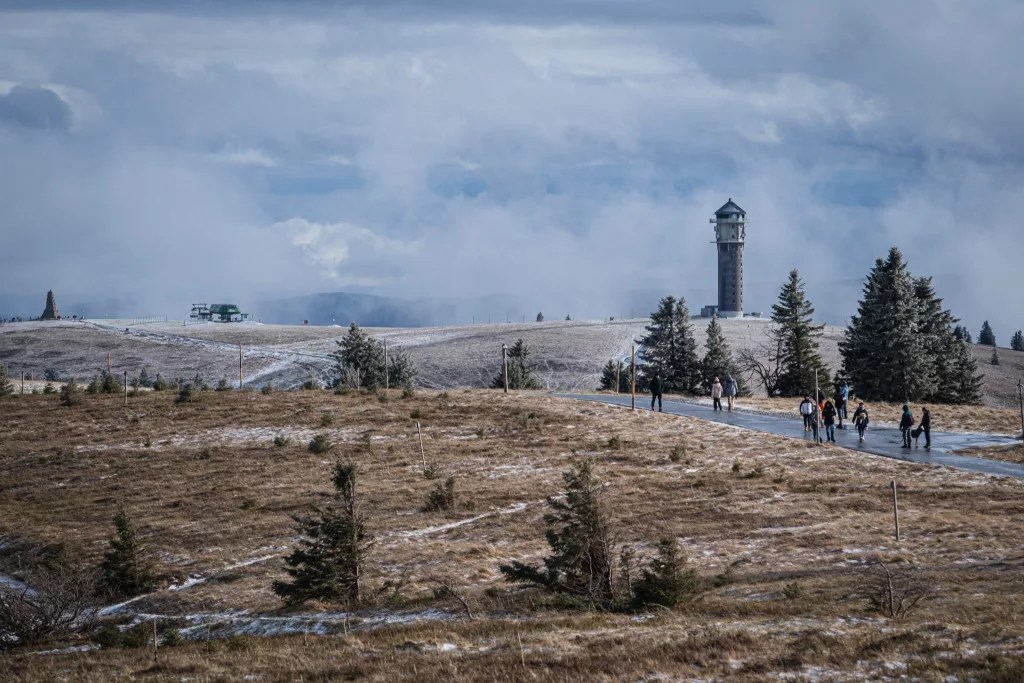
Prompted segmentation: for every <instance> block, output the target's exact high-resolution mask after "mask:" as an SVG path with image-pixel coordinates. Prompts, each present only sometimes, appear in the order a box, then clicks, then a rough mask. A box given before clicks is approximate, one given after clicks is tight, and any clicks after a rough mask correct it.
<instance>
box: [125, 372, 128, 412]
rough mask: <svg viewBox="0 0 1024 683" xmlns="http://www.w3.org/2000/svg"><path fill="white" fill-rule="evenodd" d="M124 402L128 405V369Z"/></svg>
mask: <svg viewBox="0 0 1024 683" xmlns="http://www.w3.org/2000/svg"><path fill="white" fill-rule="evenodd" d="M124 404H125V405H128V371H127V370H125V371H124Z"/></svg>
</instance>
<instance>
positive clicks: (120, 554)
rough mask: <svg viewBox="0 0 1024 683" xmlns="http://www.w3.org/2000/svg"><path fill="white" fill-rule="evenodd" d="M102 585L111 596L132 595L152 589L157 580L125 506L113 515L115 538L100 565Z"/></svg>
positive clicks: (111, 540)
mask: <svg viewBox="0 0 1024 683" xmlns="http://www.w3.org/2000/svg"><path fill="white" fill-rule="evenodd" d="M100 572H101V575H102V579H101V580H102V583H103V586H104V587H105V588H106V589H107V591H109V592H110V594H111V595H115V596H119V597H126V598H127V597H132V596H133V595H141V594H142V593H146V592H149V591H151V590H153V587H154V586H155V585H156V580H155V579H154V577H153V571H152V565H151V563H150V560H149V554H148V553H147V552H146V548H145V546H143V545H142V542H141V541H140V540H139V535H138V531H137V530H136V529H135V525H134V524H132V521H131V520H130V519H129V518H128V513H127V512H126V511H125V510H124V508H118V510H117V514H116V515H115V516H114V537H113V538H112V539H110V548H109V549H108V550H107V553H106V555H104V556H103V563H102V564H101V565H100Z"/></svg>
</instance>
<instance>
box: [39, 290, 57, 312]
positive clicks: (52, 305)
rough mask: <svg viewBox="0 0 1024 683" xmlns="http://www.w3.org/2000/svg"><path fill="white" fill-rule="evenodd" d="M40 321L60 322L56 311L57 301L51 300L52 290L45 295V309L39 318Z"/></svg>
mask: <svg viewBox="0 0 1024 683" xmlns="http://www.w3.org/2000/svg"><path fill="white" fill-rule="evenodd" d="M39 319H40V320H60V312H59V311H58V310H57V301H56V299H54V298H53V290H52V289H51V290H50V291H48V292H47V293H46V308H44V309H43V314H42V315H41V316H39Z"/></svg>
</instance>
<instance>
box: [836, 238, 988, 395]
mask: <svg viewBox="0 0 1024 683" xmlns="http://www.w3.org/2000/svg"><path fill="white" fill-rule="evenodd" d="M955 322H956V319H955V318H953V316H952V314H951V313H950V312H949V311H948V310H945V309H943V307H942V300H941V299H939V298H938V297H937V296H936V295H935V292H934V290H933V288H932V284H931V278H917V279H915V278H914V277H913V276H912V275H911V274H910V272H909V269H908V268H907V264H906V262H905V261H904V260H903V255H902V254H901V253H900V251H899V250H898V249H897V248H895V247H893V248H892V249H890V250H889V254H888V256H887V257H886V259H884V260H883V259H878V260H876V261H875V267H874V268H873V269H872V271H871V272H870V273H869V274H868V278H867V281H866V282H865V285H864V296H863V298H862V299H861V301H860V303H859V305H858V309H857V315H855V316H853V318H852V320H851V323H850V326H849V327H848V328H847V330H846V334H845V337H844V339H843V340H842V341H841V342H840V344H839V350H840V352H841V353H842V356H843V369H844V371H845V373H846V374H847V375H848V376H849V377H850V379H851V381H852V383H853V386H854V389H855V390H856V392H857V395H858V396H863V397H865V398H870V399H874V400H884V401H895V402H901V401H917V400H930V401H938V402H945V403H974V402H977V401H978V399H979V394H980V387H981V377H980V376H979V375H978V373H977V364H976V362H975V361H974V359H973V357H972V355H971V352H970V349H969V348H968V346H967V343H966V342H965V341H961V339H964V338H965V336H966V335H965V334H964V332H963V331H961V333H960V334H959V335H957V334H956V331H955V327H954V324H955ZM958 337H959V338H958Z"/></svg>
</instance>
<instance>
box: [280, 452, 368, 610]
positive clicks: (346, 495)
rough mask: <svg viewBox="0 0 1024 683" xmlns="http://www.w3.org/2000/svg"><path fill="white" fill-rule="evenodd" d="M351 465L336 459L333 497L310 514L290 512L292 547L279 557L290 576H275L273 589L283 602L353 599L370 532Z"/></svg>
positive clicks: (352, 604)
mask: <svg viewBox="0 0 1024 683" xmlns="http://www.w3.org/2000/svg"><path fill="white" fill-rule="evenodd" d="M356 478H357V471H356V466H355V465H353V464H343V463H340V462H339V463H337V464H335V466H334V472H333V475H332V481H333V483H334V497H333V498H332V499H331V501H330V502H329V503H327V504H326V505H324V506H322V507H320V506H313V509H312V514H310V515H308V516H298V515H297V516H295V517H293V519H294V520H295V522H296V530H297V531H298V534H299V537H300V538H299V542H298V547H296V548H295V549H294V550H293V551H292V552H291V554H290V555H289V556H288V557H287V558H285V564H286V565H287V567H286V568H285V571H286V572H288V575H289V576H291V577H292V580H291V581H275V582H274V584H273V591H274V593H276V594H277V595H278V596H280V597H281V599H282V600H284V602H285V603H286V604H288V605H301V604H303V603H305V602H307V601H309V600H323V601H325V602H334V603H342V604H344V605H346V606H347V607H348V608H354V607H356V606H357V605H359V600H360V582H361V579H362V572H363V568H364V565H365V563H366V555H367V552H368V550H369V546H370V542H371V537H370V534H369V532H368V531H367V530H366V523H365V518H364V516H363V514H362V512H361V510H360V508H359V505H358V502H357V499H356Z"/></svg>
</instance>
